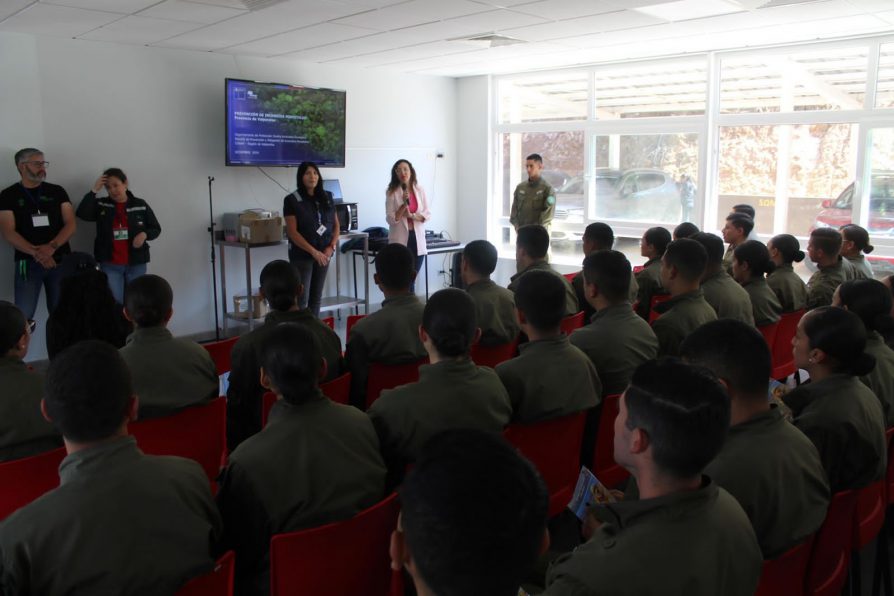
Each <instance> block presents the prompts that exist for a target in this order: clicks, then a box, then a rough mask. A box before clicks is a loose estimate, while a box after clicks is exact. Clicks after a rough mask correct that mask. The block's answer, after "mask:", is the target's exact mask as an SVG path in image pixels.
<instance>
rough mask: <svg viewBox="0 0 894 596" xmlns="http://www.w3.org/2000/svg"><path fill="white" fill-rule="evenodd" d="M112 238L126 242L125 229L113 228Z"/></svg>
mask: <svg viewBox="0 0 894 596" xmlns="http://www.w3.org/2000/svg"><path fill="white" fill-rule="evenodd" d="M112 238H114V239H115V240H127V228H115V229H114V230H112Z"/></svg>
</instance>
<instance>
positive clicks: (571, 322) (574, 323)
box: [562, 311, 584, 335]
mask: <svg viewBox="0 0 894 596" xmlns="http://www.w3.org/2000/svg"><path fill="white" fill-rule="evenodd" d="M583 326H584V311H580V312H578V313H576V314H573V315H569V316H567V317H565V318H564V319H562V333H564V334H565V335H571V332H572V331H574V330H575V329H580V328H581V327H583Z"/></svg>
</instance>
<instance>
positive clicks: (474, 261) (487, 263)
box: [463, 240, 497, 275]
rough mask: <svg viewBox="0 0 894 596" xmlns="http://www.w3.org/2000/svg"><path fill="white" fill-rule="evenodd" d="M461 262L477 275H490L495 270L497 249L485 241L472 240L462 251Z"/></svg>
mask: <svg viewBox="0 0 894 596" xmlns="http://www.w3.org/2000/svg"><path fill="white" fill-rule="evenodd" d="M463 261H465V262H466V265H468V266H469V268H470V269H471V270H472V271H474V272H475V273H477V274H478V275H490V274H491V273H493V272H494V269H496V268H497V248H496V247H495V246H494V245H493V244H491V243H490V242H488V241H487V240H472V241H471V242H469V243H468V244H466V247H465V248H464V249H463Z"/></svg>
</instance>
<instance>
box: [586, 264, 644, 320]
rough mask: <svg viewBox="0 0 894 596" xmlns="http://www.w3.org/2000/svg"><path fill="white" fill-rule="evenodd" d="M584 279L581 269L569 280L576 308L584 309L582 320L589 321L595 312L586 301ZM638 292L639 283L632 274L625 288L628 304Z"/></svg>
mask: <svg viewBox="0 0 894 596" xmlns="http://www.w3.org/2000/svg"><path fill="white" fill-rule="evenodd" d="M585 281H586V280H585V279H584V272H583V271H581V272H580V273H578V274H577V275H575V276H574V279H572V280H571V287H573V288H574V294H575V296H577V305H578V308H579V309H580V310H582V311H584V320H585V321H589V320H590V319H591V318H592V317H593V315H594V314H596V309H595V308H593V306H592V305H591V304H590V303H589V301H587V294H586V292H585V290H584V285H585V283H584V282H585ZM638 293H639V284H638V283H637V281H636V277H634V276H633V275H631V276H630V287H629V289H628V290H627V299H628V300H630V304H633V303H634V302H635V301H636V296H637V294H638Z"/></svg>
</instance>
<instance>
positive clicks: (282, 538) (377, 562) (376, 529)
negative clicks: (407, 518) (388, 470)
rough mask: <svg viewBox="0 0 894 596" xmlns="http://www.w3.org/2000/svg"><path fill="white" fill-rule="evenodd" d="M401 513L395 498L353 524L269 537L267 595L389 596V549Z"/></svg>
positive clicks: (326, 526) (355, 520)
mask: <svg viewBox="0 0 894 596" xmlns="http://www.w3.org/2000/svg"><path fill="white" fill-rule="evenodd" d="M399 511H400V504H399V502H398V500H397V494H396V493H395V494H392V495H391V496H389V497H388V498H387V499H385V500H384V501H382V502H380V503H378V504H376V505H374V506H372V507H370V508H369V509H366V510H365V511H361V512H360V513H358V514H357V515H356V516H354V517H352V518H351V519H348V520H345V521H340V522H336V523H332V524H327V525H325V526H321V527H319V528H312V529H309V530H301V531H298V532H290V533H288V534H278V535H276V536H273V538H272V539H271V541H270V593H271V595H272V596H284V595H286V594H288V595H290V596H292V595H294V596H301V595H308V596H330V595H331V596H341V595H343V594H369V595H370V596H388V594H389V588H390V585H391V567H390V561H391V559H390V557H389V555H388V548H389V544H390V541H391V532H392V530H394V529H395V528H396V527H397V515H398V513H399Z"/></svg>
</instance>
